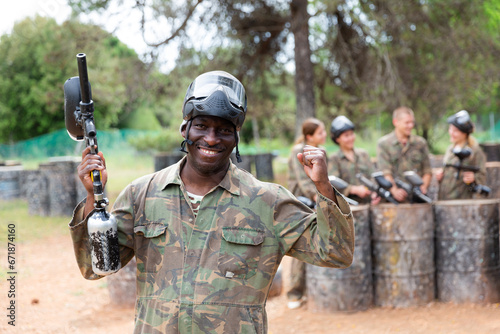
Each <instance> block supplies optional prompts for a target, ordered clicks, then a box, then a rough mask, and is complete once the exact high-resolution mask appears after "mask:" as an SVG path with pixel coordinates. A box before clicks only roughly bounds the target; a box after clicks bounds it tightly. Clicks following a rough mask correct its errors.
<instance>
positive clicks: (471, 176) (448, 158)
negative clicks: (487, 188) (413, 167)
mask: <svg viewBox="0 0 500 334" xmlns="http://www.w3.org/2000/svg"><path fill="white" fill-rule="evenodd" d="M447 122H448V124H449V126H448V134H449V135H450V142H451V145H450V146H449V147H448V149H447V150H446V153H445V155H444V157H443V164H444V165H447V164H448V165H458V164H460V163H463V164H464V165H468V166H475V167H478V169H479V171H478V172H476V173H474V172H473V171H460V170H457V169H456V168H453V167H445V168H441V169H439V170H437V171H436V173H435V176H436V179H437V180H438V182H439V192H438V200H450V199H469V198H474V197H475V196H474V195H475V193H474V192H473V191H471V190H470V189H469V187H470V185H471V184H473V183H475V182H477V183H484V182H485V181H486V156H485V154H484V152H483V150H482V149H481V147H480V146H479V144H478V142H477V140H476V139H475V138H474V137H473V136H472V135H471V133H472V132H473V131H474V125H473V124H472V122H471V119H470V116H469V113H468V112H467V111H466V110H461V111H459V112H457V113H456V114H454V115H452V116H450V117H448V120H447ZM463 149H470V151H471V153H470V156H468V157H466V158H465V159H464V160H463V161H460V160H459V158H458V157H457V155H456V154H454V153H453V152H454V150H463ZM457 173H458V174H457ZM457 176H458V177H457Z"/></svg>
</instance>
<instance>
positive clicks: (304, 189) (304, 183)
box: [286, 118, 326, 309]
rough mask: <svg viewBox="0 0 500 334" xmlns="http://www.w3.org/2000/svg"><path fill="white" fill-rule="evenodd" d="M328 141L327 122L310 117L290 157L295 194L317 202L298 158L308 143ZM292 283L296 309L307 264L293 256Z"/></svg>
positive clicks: (291, 185)
mask: <svg viewBox="0 0 500 334" xmlns="http://www.w3.org/2000/svg"><path fill="white" fill-rule="evenodd" d="M325 141H326V130H325V124H324V123H323V122H322V121H320V120H319V119H316V118H308V119H306V120H305V121H304V122H303V123H302V135H301V136H300V137H299V138H298V139H297V140H296V141H295V145H294V146H293V147H292V151H291V153H290V157H289V158H288V189H289V190H290V191H291V192H292V194H294V195H295V196H297V197H298V196H303V197H307V198H308V199H310V200H311V201H313V202H316V199H317V192H316V186H315V185H314V182H312V180H311V179H310V178H309V177H308V176H307V174H306V172H305V171H304V167H303V166H302V164H301V163H300V161H299V160H297V154H299V153H300V152H302V151H303V150H304V147H305V146H306V145H309V146H312V147H320V146H321V145H323V144H324V143H325ZM288 279H289V280H290V284H288V286H289V289H288V291H287V292H286V295H287V298H288V308H290V309H295V308H298V307H300V306H301V305H302V302H303V300H304V297H305V296H304V294H305V290H306V265H305V263H304V262H303V261H300V260H298V259H296V258H293V259H292V261H291V264H290V273H289V275H288Z"/></svg>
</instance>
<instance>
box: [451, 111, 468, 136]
mask: <svg viewBox="0 0 500 334" xmlns="http://www.w3.org/2000/svg"><path fill="white" fill-rule="evenodd" d="M447 121H448V123H450V124H452V125H454V126H456V127H457V128H458V129H459V130H460V131H462V132H465V133H471V132H472V130H473V128H474V127H473V125H472V122H471V120H470V116H469V113H468V112H467V110H460V111H459V112H457V113H456V114H455V115H452V116H450V117H448V120H447Z"/></svg>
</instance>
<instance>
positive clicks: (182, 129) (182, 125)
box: [179, 120, 187, 138]
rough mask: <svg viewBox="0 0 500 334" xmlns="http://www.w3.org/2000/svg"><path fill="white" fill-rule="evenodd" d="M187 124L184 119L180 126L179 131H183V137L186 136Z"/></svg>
mask: <svg viewBox="0 0 500 334" xmlns="http://www.w3.org/2000/svg"><path fill="white" fill-rule="evenodd" d="M186 125H187V121H185V120H183V121H182V123H181V126H179V132H180V133H181V136H182V138H186Z"/></svg>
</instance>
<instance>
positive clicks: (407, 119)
mask: <svg viewBox="0 0 500 334" xmlns="http://www.w3.org/2000/svg"><path fill="white" fill-rule="evenodd" d="M392 124H393V125H394V131H392V132H391V133H389V134H387V135H385V136H383V137H382V138H380V139H379V141H378V143H377V167H378V169H379V170H381V171H382V172H383V173H384V176H385V177H386V178H387V179H388V180H389V181H391V182H392V184H394V179H395V178H400V179H401V180H405V178H404V175H403V173H404V172H406V171H414V172H415V173H417V174H418V175H419V176H420V177H421V178H422V181H423V185H422V186H420V190H421V191H422V193H424V194H426V193H427V189H428V188H429V184H430V183H431V177H432V169H431V163H430V159H429V147H428V145H427V141H426V140H425V139H424V138H423V137H420V136H417V135H415V134H412V130H413V128H414V127H415V115H414V113H413V110H411V109H410V108H408V107H399V108H396V109H395V110H394V111H393V113H392ZM390 192H391V194H392V196H393V197H394V198H395V199H396V200H397V201H398V202H404V201H406V200H407V197H408V194H407V193H406V191H404V190H403V189H402V188H398V187H397V186H396V185H395V184H394V186H393V187H392V188H391V189H390Z"/></svg>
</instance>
